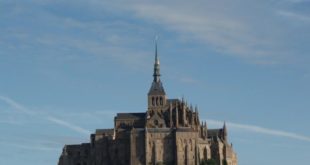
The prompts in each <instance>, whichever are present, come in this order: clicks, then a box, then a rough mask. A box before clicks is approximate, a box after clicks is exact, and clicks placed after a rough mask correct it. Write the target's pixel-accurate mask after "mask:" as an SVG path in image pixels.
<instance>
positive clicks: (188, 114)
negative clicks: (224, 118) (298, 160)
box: [58, 45, 237, 165]
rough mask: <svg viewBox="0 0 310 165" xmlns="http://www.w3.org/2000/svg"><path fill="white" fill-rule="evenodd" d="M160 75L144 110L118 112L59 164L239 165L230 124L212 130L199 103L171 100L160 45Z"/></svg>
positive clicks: (156, 70)
mask: <svg viewBox="0 0 310 165" xmlns="http://www.w3.org/2000/svg"><path fill="white" fill-rule="evenodd" d="M153 77H154V80H153V82H152V85H151V88H150V90H149V92H148V95H147V100H148V107H147V110H146V112H141V113H118V114H117V115H116V117H115V119H114V128H112V129H98V130H96V132H95V133H94V134H91V136H90V143H84V144H79V145H65V146H64V148H63V151H62V154H61V156H60V158H59V162H58V165H163V164H165V165H200V164H208V163H207V162H208V161H207V160H209V162H210V160H212V161H213V164H216V165H226V164H227V165H237V156H236V153H235V152H234V151H233V148H232V145H231V144H229V143H228V140H227V129H226V125H225V123H224V126H223V128H220V129H208V127H207V124H206V122H200V120H199V112H198V109H197V107H196V108H193V107H192V106H188V105H187V103H186V102H185V101H184V100H183V99H182V100H179V99H168V98H167V95H166V93H165V90H164V87H163V84H162V82H161V80H160V63H159V59H158V57H157V45H156V49H155V65H154V74H153Z"/></svg>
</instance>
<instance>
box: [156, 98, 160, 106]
mask: <svg viewBox="0 0 310 165" xmlns="http://www.w3.org/2000/svg"><path fill="white" fill-rule="evenodd" d="M158 103H159V101H158V97H156V105H159V104H158Z"/></svg>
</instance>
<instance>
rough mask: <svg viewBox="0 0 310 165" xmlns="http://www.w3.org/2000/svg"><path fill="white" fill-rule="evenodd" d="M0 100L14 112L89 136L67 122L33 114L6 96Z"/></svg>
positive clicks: (84, 131)
mask: <svg viewBox="0 0 310 165" xmlns="http://www.w3.org/2000/svg"><path fill="white" fill-rule="evenodd" d="M0 100H2V101H4V102H5V103H7V104H9V105H10V106H12V107H13V108H15V109H16V110H18V111H20V112H22V113H25V114H27V115H30V116H33V117H35V116H38V117H39V118H41V119H44V120H48V121H50V122H52V123H54V124H57V125H60V126H62V127H64V128H68V129H71V130H73V131H76V132H78V133H81V134H84V135H89V134H90V133H91V132H90V131H88V130H86V129H84V128H82V127H79V126H77V125H74V124H72V123H69V122H67V121H64V120H61V119H59V118H55V117H53V116H49V115H46V116H44V115H40V114H39V113H37V112H35V111H32V110H30V109H28V108H26V107H25V106H23V105H21V104H20V103H18V102H16V101H15V100H13V99H11V98H9V97H6V96H0Z"/></svg>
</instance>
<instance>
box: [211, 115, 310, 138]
mask: <svg viewBox="0 0 310 165" xmlns="http://www.w3.org/2000/svg"><path fill="white" fill-rule="evenodd" d="M207 123H208V124H211V125H217V126H220V125H223V122H221V121H218V120H212V119H207ZM226 124H227V126H228V127H230V128H232V129H241V130H244V131H248V132H255V133H259V134H266V135H272V136H278V137H286V138H291V139H296V140H302V141H308V142H310V137H307V136H304V135H300V134H296V133H292V132H286V131H282V130H275V129H269V128H264V127H260V126H256V125H248V124H238V123H232V122H226Z"/></svg>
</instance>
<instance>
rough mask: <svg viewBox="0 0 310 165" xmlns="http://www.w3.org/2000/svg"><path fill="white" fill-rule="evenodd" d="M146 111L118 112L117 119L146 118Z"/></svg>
mask: <svg viewBox="0 0 310 165" xmlns="http://www.w3.org/2000/svg"><path fill="white" fill-rule="evenodd" d="M145 115H146V113H118V114H117V115H116V119H145Z"/></svg>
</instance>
